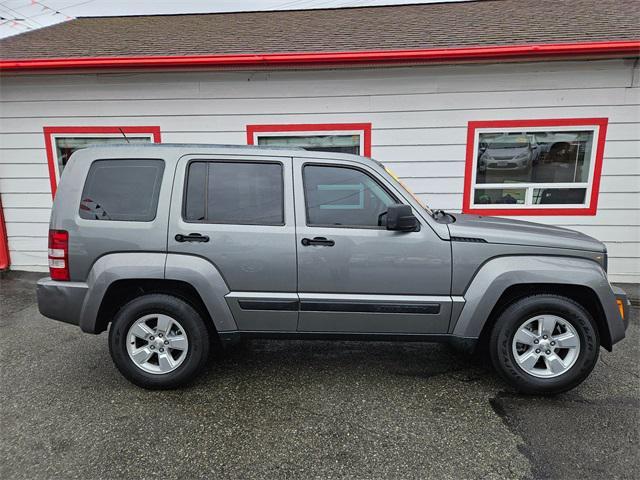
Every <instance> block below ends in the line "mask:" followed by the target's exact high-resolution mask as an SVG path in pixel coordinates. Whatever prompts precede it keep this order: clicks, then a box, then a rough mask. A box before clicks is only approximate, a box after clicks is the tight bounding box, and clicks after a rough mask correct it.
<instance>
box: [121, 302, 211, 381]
mask: <svg viewBox="0 0 640 480" xmlns="http://www.w3.org/2000/svg"><path fill="white" fill-rule="evenodd" d="M209 346H210V345H209V334H208V331H207V327H206V325H205V323H204V320H203V319H202V317H201V316H200V315H199V314H198V312H197V311H196V310H195V309H194V308H193V307H192V306H191V305H189V304H188V303H186V302H185V301H183V300H181V299H179V298H176V297H173V296H171V295H164V294H148V295H143V296H141V297H138V298H135V299H133V300H131V301H130V302H129V303H127V304H126V305H125V306H124V307H122V308H121V309H120V311H119V312H118V313H117V314H116V316H115V318H114V320H113V323H112V325H111V329H110V330H109V350H110V352H111V357H112V358H113V361H114V363H115V364H116V367H118V370H120V373H122V375H124V376H125V377H126V378H127V379H128V380H129V381H131V382H132V383H134V384H136V385H138V386H140V387H143V388H149V389H169V388H177V387H180V386H182V385H185V384H186V383H188V382H190V381H191V380H192V379H193V378H194V377H195V376H196V375H197V374H198V373H199V372H200V371H201V370H202V368H203V366H204V365H205V363H206V361H207V358H208V356H209Z"/></svg>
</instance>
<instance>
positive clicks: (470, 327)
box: [450, 255, 625, 344]
mask: <svg viewBox="0 0 640 480" xmlns="http://www.w3.org/2000/svg"><path fill="white" fill-rule="evenodd" d="M528 283H531V284H545V283H547V284H566V285H577V286H583V287H588V288H589V289H591V290H592V291H593V292H594V293H595V295H596V296H597V298H598V300H599V301H600V305H601V306H602V310H603V311H604V316H605V318H604V320H605V322H604V323H605V324H606V326H607V328H608V330H609V335H610V338H611V344H614V343H616V342H618V341H620V340H622V339H623V338H624V336H625V328H624V324H623V322H622V321H621V319H620V314H619V312H618V307H617V304H616V297H615V294H614V292H613V290H612V288H611V285H610V284H609V281H608V280H607V276H606V274H605V272H604V270H602V268H601V267H600V266H599V265H598V264H597V263H595V262H593V261H591V260H587V259H581V258H572V257H556V256H543V255H540V256H537V255H536V256H526V255H513V256H504V257H498V258H494V259H491V260H489V261H488V262H486V263H485V264H484V265H483V266H482V267H481V268H480V269H479V270H478V272H477V273H476V275H475V277H474V278H473V280H472V281H471V283H470V284H469V286H468V287H467V290H466V292H465V293H464V298H465V304H464V307H463V309H462V312H461V313H460V316H459V317H458V318H457V321H453V322H452V326H451V328H450V332H451V333H453V334H454V335H456V336H461V337H471V338H478V337H479V336H480V333H481V332H482V328H483V327H484V325H485V323H486V321H487V320H488V318H489V315H490V313H491V311H492V309H493V307H494V306H495V305H496V303H497V302H498V299H499V298H500V296H501V295H502V294H503V293H504V292H505V290H506V289H507V288H509V287H510V286H513V285H522V284H528ZM532 293H535V292H532Z"/></svg>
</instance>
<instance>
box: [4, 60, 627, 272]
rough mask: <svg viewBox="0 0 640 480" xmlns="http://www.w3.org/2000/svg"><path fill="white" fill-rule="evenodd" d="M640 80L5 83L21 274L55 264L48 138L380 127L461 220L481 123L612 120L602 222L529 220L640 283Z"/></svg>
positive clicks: (439, 72)
mask: <svg viewBox="0 0 640 480" xmlns="http://www.w3.org/2000/svg"><path fill="white" fill-rule="evenodd" d="M639 78H640V72H639V70H638V67H637V66H636V67H635V69H634V63H633V61H625V60H606V61H604V60H603V61H591V62H587V61H582V62H547V63H531V64H503V65H465V66H432V67H414V68H394V69H389V68H384V69H360V70H334V71H326V70H325V71H299V72H295V71H288V72H270V73H265V72H224V73H221V72H218V73H216V72H174V73H114V74H87V75H46V76H35V75H34V76H29V77H2V78H1V79H0V82H1V83H0V88H1V90H0V95H1V103H0V109H1V110H0V193H1V194H2V202H3V205H4V213H5V218H6V222H7V232H8V236H9V246H10V250H11V261H12V268H14V269H22V270H33V269H42V270H44V266H45V265H46V235H47V228H48V227H47V222H48V220H49V213H50V208H51V194H50V187H49V180H48V170H47V164H46V157H45V151H44V137H43V133H42V127H43V126H80V125H98V126H102V125H158V126H160V128H161V130H162V138H163V141H164V142H199V143H238V144H244V143H245V142H246V134H245V127H246V125H247V124H260V123H334V122H371V123H372V125H373V134H372V143H373V156H374V157H375V158H377V159H379V160H381V161H384V162H388V163H389V164H390V166H391V167H392V168H393V169H394V170H395V171H396V172H397V173H398V174H399V175H400V176H401V177H404V178H405V179H406V183H408V184H409V186H410V187H412V188H413V189H414V191H416V192H417V193H419V194H420V195H421V196H423V197H424V198H425V200H426V201H427V203H429V204H430V205H432V206H434V207H437V208H445V209H451V210H460V209H461V206H462V190H463V176H464V159H465V143H466V125H467V122H468V121H469V120H499V119H504V120H511V119H530V118H573V117H608V118H609V131H608V135H607V143H606V148H605V154H604V166H603V174H602V183H601V188H600V201H599V208H598V214H597V215H596V216H567V217H540V216H538V217H523V218H525V219H527V220H533V221H539V222H546V223H552V224H558V225H564V226H568V227H570V228H574V229H576V230H580V231H582V232H585V233H587V234H589V235H592V236H594V237H596V238H599V239H601V240H603V241H605V242H606V243H607V246H608V248H609V253H610V260H609V265H610V272H611V278H612V280H614V281H628V282H640V88H639V87H640V81H639Z"/></svg>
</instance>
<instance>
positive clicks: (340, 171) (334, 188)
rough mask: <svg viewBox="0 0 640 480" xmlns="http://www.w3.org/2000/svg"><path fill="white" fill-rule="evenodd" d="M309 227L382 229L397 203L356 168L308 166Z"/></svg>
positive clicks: (307, 206)
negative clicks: (389, 212)
mask: <svg viewBox="0 0 640 480" xmlns="http://www.w3.org/2000/svg"><path fill="white" fill-rule="evenodd" d="M303 177H304V193H305V201H306V208H307V224H308V225H311V226H337V227H340V226H345V227H366V228H372V227H373V228H378V227H380V226H381V225H383V218H384V214H385V213H386V211H387V208H388V207H389V206H390V205H392V204H394V203H397V202H396V201H395V199H394V198H393V197H392V196H391V195H390V194H389V193H388V192H387V191H386V190H385V189H384V188H383V187H382V186H381V185H380V184H379V183H378V182H377V181H375V180H374V179H373V178H372V177H370V176H369V175H367V174H366V173H364V172H362V171H360V170H356V169H353V168H345V167H333V166H319V165H307V166H305V167H304V170H303Z"/></svg>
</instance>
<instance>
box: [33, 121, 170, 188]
mask: <svg viewBox="0 0 640 480" xmlns="http://www.w3.org/2000/svg"><path fill="white" fill-rule="evenodd" d="M43 131H44V145H45V149H46V153H47V164H48V166H49V182H50V183H51V196H52V197H55V194H56V188H57V186H58V178H57V175H56V172H57V170H56V165H55V164H56V161H57V159H56V156H55V153H54V143H53V137H54V135H69V136H72V135H87V134H89V135H91V134H95V135H104V134H108V135H117V134H122V133H124V134H125V135H127V134H131V135H135V134H141V133H142V134H147V135H151V138H152V139H153V143H160V142H161V137H160V127H149V126H128V127H120V126H108V127H100V126H83V127H43ZM123 140H124V138H123Z"/></svg>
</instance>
